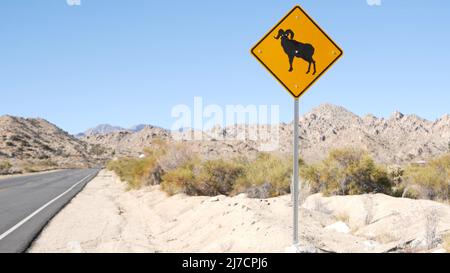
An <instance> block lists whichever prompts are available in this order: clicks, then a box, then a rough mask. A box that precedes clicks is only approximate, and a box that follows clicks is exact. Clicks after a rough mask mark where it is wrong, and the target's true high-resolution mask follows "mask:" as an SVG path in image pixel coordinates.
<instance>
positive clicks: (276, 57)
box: [252, 6, 343, 98]
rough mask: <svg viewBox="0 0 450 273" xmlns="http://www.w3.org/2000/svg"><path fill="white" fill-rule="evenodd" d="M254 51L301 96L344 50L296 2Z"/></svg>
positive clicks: (294, 94) (260, 60)
mask: <svg viewBox="0 0 450 273" xmlns="http://www.w3.org/2000/svg"><path fill="white" fill-rule="evenodd" d="M252 54H253V55H254V56H255V57H256V58H257V59H258V61H259V62H261V64H262V65H264V67H265V68H266V69H267V70H269V72H270V73H272V75H273V76H274V77H275V78H276V79H277V80H278V81H279V82H280V83H281V84H282V85H283V86H284V87H285V88H286V89H287V90H288V91H289V92H290V93H291V94H292V96H294V97H295V98H299V97H300V96H302V95H303V94H304V93H305V92H306V91H307V90H308V88H309V87H311V86H312V85H313V84H314V83H315V82H316V80H317V79H318V78H319V77H320V76H322V75H323V74H324V73H325V71H327V70H328V68H330V67H331V66H332V65H333V64H334V63H335V62H336V61H337V60H338V59H339V58H340V57H341V56H342V54H343V52H342V50H341V49H340V48H339V46H338V45H336V43H335V42H333V40H331V38H330V37H328V35H327V34H326V33H325V32H324V31H323V30H322V29H321V28H320V27H319V26H318V25H317V24H316V23H315V22H314V21H313V20H312V19H311V17H309V15H308V14H306V12H305V11H304V10H303V9H302V8H301V7H300V6H296V7H294V9H292V10H291V11H290V12H289V13H288V14H287V15H286V16H285V17H284V18H283V19H282V20H281V21H280V22H279V23H278V24H277V25H276V26H275V27H274V28H273V29H272V30H270V31H269V33H267V34H266V35H265V36H264V38H262V39H261V41H259V42H258V43H257V44H256V45H255V47H253V49H252Z"/></svg>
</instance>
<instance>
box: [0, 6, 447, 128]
mask: <svg viewBox="0 0 450 273" xmlns="http://www.w3.org/2000/svg"><path fill="white" fill-rule="evenodd" d="M296 4H300V5H301V6H302V7H303V8H304V9H305V10H306V11H307V12H308V13H309V14H310V15H311V16H312V17H313V18H314V19H315V21H316V22H318V23H319V24H320V25H321V26H322V27H323V29H324V30H325V31H326V32H327V33H328V34H329V35H330V36H331V37H332V38H333V39H334V40H335V41H336V42H337V43H338V44H339V45H340V46H341V48H342V49H343V50H344V52H345V55H344V57H343V58H342V59H341V60H339V62H338V63H337V64H336V65H335V66H334V67H333V68H332V69H331V70H330V71H329V72H328V73H327V74H326V75H325V76H324V77H322V78H321V79H320V80H319V81H318V83H317V84H316V85H315V86H314V87H312V88H311V89H310V91H309V92H308V93H307V94H306V95H305V96H304V97H302V99H301V103H300V107H301V112H302V113H304V112H306V111H309V110H311V109H312V108H313V107H315V106H317V105H319V104H321V103H325V102H328V103H333V104H338V105H342V106H344V107H346V108H347V109H349V110H351V111H353V112H355V113H357V114H366V113H373V114H375V115H377V116H384V117H388V116H390V114H391V113H392V112H393V111H395V110H400V111H402V112H404V113H416V114H418V115H420V116H422V117H425V118H428V119H436V118H438V117H440V116H442V115H443V114H445V113H448V112H450V108H449V107H448V106H449V105H450V92H449V91H450V90H449V89H450V66H449V64H450V47H449V43H450V28H449V26H450V16H448V14H449V11H450V1H448V0H430V1H425V0H423V1H422V0H382V5H381V6H376V7H374V6H369V5H368V4H367V2H366V0H346V1H335V0H303V1H290V0H284V1H280V0H245V1H242V0H226V1H219V0H190V1H188V0H179V1H175V0H170V1H149V0H133V1H130V0H81V5H80V6H69V5H67V3H66V0H47V1H38V0H3V1H1V3H0V37H2V42H1V43H0V94H1V97H0V115H2V114H10V115H18V116H25V117H42V118H45V119H48V120H49V121H51V122H53V123H55V124H57V125H58V126H60V127H62V128H63V129H65V130H67V131H69V132H71V133H78V132H80V131H84V130H85V129H86V128H88V127H92V126H94V125H97V124H100V123H111V124H114V125H120V126H125V127H128V126H131V125H134V124H138V123H151V124H155V125H159V126H163V127H167V128H170V127H171V125H172V123H173V122H174V118H172V117H171V110H172V107H173V106H174V105H177V104H188V105H193V103H194V102H193V100H194V96H201V97H203V100H204V103H205V104H219V105H227V104H243V105H248V104H256V105H261V104H262V105H271V104H276V105H280V109H281V120H282V121H287V122H288V121H290V120H291V119H292V99H291V97H290V96H289V95H288V93H287V92H286V91H285V90H284V89H283V88H282V87H281V86H280V85H279V84H278V83H277V82H276V81H275V80H274V79H273V78H272V76H271V75H269V74H268V73H267V72H266V71H265V70H264V69H263V68H262V67H261V65H260V64H259V63H257V62H256V61H255V59H254V58H253V57H252V56H251V55H250V53H249V50H250V48H251V47H252V46H253V45H254V44H255V43H256V42H257V41H258V40H259V38H261V37H262V36H263V35H264V34H265V33H266V31H267V30H269V29H270V28H271V27H272V26H273V25H274V24H275V23H276V22H278V20H279V19H280V18H281V17H282V16H283V15H284V14H285V13H286V12H288V11H289V10H290V9H291V8H292V7H293V6H294V5H296Z"/></svg>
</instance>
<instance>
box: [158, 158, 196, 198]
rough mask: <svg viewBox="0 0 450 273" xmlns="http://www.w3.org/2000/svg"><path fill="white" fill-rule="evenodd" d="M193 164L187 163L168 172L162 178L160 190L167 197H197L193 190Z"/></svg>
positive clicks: (194, 189)
mask: <svg viewBox="0 0 450 273" xmlns="http://www.w3.org/2000/svg"><path fill="white" fill-rule="evenodd" d="M194 167H195V164H194V163H193V162H189V163H186V164H184V165H183V166H179V167H178V168H176V169H172V170H170V171H168V172H167V173H166V174H164V176H163V177H162V183H161V189H162V190H163V191H165V192H167V193H168V194H169V195H175V194H179V193H185V194H187V195H197V189H196V188H195V179H196V177H195V174H194Z"/></svg>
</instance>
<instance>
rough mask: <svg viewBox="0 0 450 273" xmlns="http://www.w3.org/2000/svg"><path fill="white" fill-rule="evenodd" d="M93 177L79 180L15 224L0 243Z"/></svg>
mask: <svg viewBox="0 0 450 273" xmlns="http://www.w3.org/2000/svg"><path fill="white" fill-rule="evenodd" d="M91 176H92V177H93V176H95V174H94V175H93V174H90V175H88V176H86V177H85V178H83V179H81V180H80V181H79V182H77V183H75V184H74V185H73V186H72V187H70V188H69V189H68V190H66V191H65V192H63V193H61V194H60V195H58V196H57V197H55V198H53V199H52V200H50V201H49V202H48V203H47V204H45V205H43V206H42V207H40V208H38V209H37V210H36V211H35V212H33V213H32V214H30V215H29V216H27V217H26V218H25V219H23V220H22V221H20V222H19V223H17V224H16V225H15V226H13V227H12V228H10V229H8V230H7V231H6V232H5V233H3V234H1V235H0V241H1V240H3V239H4V238H6V236H8V235H9V234H11V233H13V232H14V231H15V230H16V229H18V228H19V227H21V226H22V225H23V224H25V223H26V222H28V221H29V220H30V219H31V218H33V217H34V216H36V214H38V213H39V212H41V211H43V210H44V209H45V208H47V207H48V206H50V205H51V204H53V203H54V202H56V201H57V200H58V199H59V198H61V197H63V196H64V195H66V194H67V193H69V192H70V191H71V190H73V189H74V188H75V187H76V186H78V185H80V184H81V183H83V182H84V181H86V180H87V179H88V178H89V177H91Z"/></svg>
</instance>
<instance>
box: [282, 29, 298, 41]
mask: <svg viewBox="0 0 450 273" xmlns="http://www.w3.org/2000/svg"><path fill="white" fill-rule="evenodd" d="M284 33H285V34H287V35H290V36H291V38H289V39H291V40H293V39H294V35H295V34H294V32H293V31H292V30H290V29H288V30H286V31H285V32H284Z"/></svg>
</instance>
